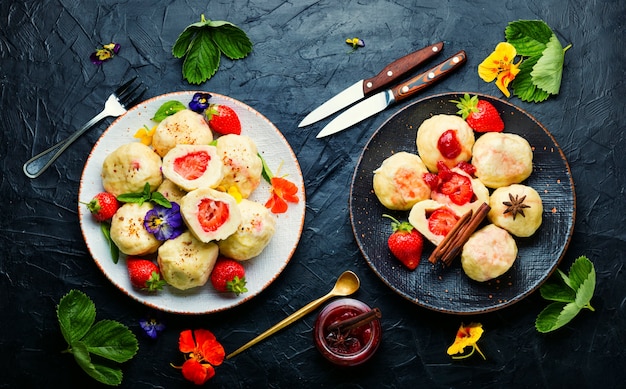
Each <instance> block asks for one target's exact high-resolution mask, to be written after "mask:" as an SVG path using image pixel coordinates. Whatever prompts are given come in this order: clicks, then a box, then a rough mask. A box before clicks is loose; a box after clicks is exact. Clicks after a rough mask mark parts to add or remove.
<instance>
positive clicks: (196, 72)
mask: <svg viewBox="0 0 626 389" xmlns="http://www.w3.org/2000/svg"><path fill="white" fill-rule="evenodd" d="M211 35H212V31H211V30H210V29H205V30H201V31H199V32H198V33H197V34H196V36H195V37H194V39H193V41H192V42H191V45H190V47H189V51H188V53H187V56H186V57H185V61H184V62H183V77H184V78H186V79H187V81H188V82H189V83H190V84H201V83H203V82H204V81H206V80H208V79H209V78H211V77H212V76H213V75H214V74H215V73H216V72H217V69H218V68H219V66H220V50H219V47H218V46H217V45H216V44H215V42H214V41H213V39H212V38H211Z"/></svg>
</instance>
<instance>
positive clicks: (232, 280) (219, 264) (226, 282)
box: [210, 257, 248, 295]
mask: <svg viewBox="0 0 626 389" xmlns="http://www.w3.org/2000/svg"><path fill="white" fill-rule="evenodd" d="M210 279H211V284H212V285H213V288H214V289H215V290H216V291H218V292H233V293H235V294H236V295H239V294H241V293H245V292H247V291H248V289H247V288H246V270H245V269H244V267H243V265H242V264H241V263H239V262H238V261H235V260H234V259H230V258H226V257H219V258H218V259H217V261H216V262H215V266H214V267H213V270H212V271H211V278H210Z"/></svg>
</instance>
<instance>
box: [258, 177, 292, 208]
mask: <svg viewBox="0 0 626 389" xmlns="http://www.w3.org/2000/svg"><path fill="white" fill-rule="evenodd" d="M270 184H271V185H272V188H271V190H270V193H271V195H270V198H269V200H267V202H266V203H265V207H266V208H269V209H270V210H271V211H272V213H285V212H287V209H288V208H289V205H288V204H287V202H290V203H298V201H299V199H298V196H297V193H298V187H297V186H296V185H295V184H294V183H293V182H291V181H289V180H287V179H285V178H283V177H272V178H271V179H270Z"/></svg>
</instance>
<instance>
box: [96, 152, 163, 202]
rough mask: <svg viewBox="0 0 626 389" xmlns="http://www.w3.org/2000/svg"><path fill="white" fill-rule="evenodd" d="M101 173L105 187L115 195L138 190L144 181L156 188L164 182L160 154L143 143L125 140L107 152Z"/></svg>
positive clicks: (140, 189) (144, 183)
mask: <svg viewBox="0 0 626 389" xmlns="http://www.w3.org/2000/svg"><path fill="white" fill-rule="evenodd" d="M101 175H102V185H103V186H104V189H105V190H106V191H107V192H109V193H112V194H114V195H115V196H119V195H121V194H124V193H136V192H141V191H143V188H144V186H145V185H146V183H148V184H150V188H151V189H152V190H155V189H156V188H157V187H158V186H159V185H161V182H162V181H163V175H162V174H161V157H159V156H158V155H157V154H156V153H155V152H154V151H153V150H152V149H151V148H150V147H148V146H146V145H144V144H143V143H140V142H131V143H126V144H123V145H121V146H120V147H118V148H117V149H115V150H114V151H113V152H112V153H111V154H109V155H107V157H106V158H105V159H104V162H103V163H102V173H101Z"/></svg>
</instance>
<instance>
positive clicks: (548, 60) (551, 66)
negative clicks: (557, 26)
mask: <svg viewBox="0 0 626 389" xmlns="http://www.w3.org/2000/svg"><path fill="white" fill-rule="evenodd" d="M564 59H565V52H564V51H563V46H562V45H561V42H559V39H558V38H557V37H556V35H552V38H550V41H549V42H548V44H547V45H546V49H545V50H544V51H543V52H542V55H541V58H539V60H538V61H537V63H536V64H535V66H533V70H532V72H530V75H531V77H532V78H533V83H534V84H535V85H537V87H538V88H541V89H543V90H545V91H546V92H548V93H550V94H553V95H556V94H558V93H559V90H560V89H561V76H562V74H563V61H564Z"/></svg>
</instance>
